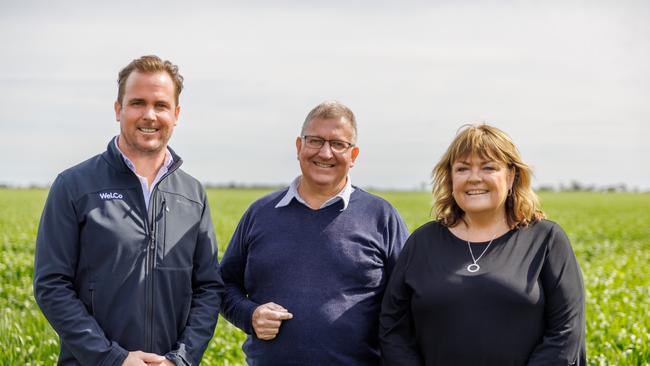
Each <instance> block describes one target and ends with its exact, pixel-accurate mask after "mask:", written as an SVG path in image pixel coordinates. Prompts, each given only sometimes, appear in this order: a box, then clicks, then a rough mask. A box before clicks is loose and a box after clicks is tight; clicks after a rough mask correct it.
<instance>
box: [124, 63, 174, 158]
mask: <svg viewBox="0 0 650 366" xmlns="http://www.w3.org/2000/svg"><path fill="white" fill-rule="evenodd" d="M174 90H175V89H174V82H173V81H172V79H171V77H170V76H169V74H167V73H166V72H156V73H141V72H138V71H133V72H132V73H131V74H130V75H129V77H128V79H127V80H126V84H125V87H124V97H123V98H122V100H121V101H116V102H115V118H116V119H117V121H118V122H119V123H120V140H119V145H120V149H122V151H123V152H124V153H125V154H126V155H127V156H129V157H130V158H136V157H144V156H151V155H156V154H159V153H160V152H161V151H164V150H165V149H166V148H167V141H169V138H170V137H171V136H172V132H173V131H174V126H175V125H176V120H177V119H178V114H179V113H180V110H181V109H180V106H177V105H176V97H175V93H174Z"/></svg>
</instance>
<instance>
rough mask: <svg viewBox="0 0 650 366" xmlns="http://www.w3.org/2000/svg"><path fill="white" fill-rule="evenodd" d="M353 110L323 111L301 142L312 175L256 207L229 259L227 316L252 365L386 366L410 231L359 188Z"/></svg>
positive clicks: (308, 122)
mask: <svg viewBox="0 0 650 366" xmlns="http://www.w3.org/2000/svg"><path fill="white" fill-rule="evenodd" d="M356 139H357V128H356V121H355V118H354V114H353V113H352V111H351V110H350V109H349V108H347V107H346V106H344V105H343V104H341V103H339V102H324V103H321V104H320V105H318V106H316V107H315V108H314V109H313V110H312V111H311V112H309V114H308V115H307V118H306V119H305V122H304V124H303V126H302V131H301V134H300V136H299V137H297V138H296V150H297V153H298V160H299V161H300V170H301V171H302V175H301V176H299V177H297V178H296V179H295V180H294V181H293V182H292V183H291V185H290V186H289V187H288V188H285V189H283V190H281V191H279V192H275V193H272V194H269V195H267V196H265V197H263V198H261V199H260V200H258V201H257V202H255V203H253V204H252V205H251V207H249V209H248V210H247V211H246V213H245V214H244V216H243V217H242V219H241V221H240V222H239V225H238V226H237V229H236V231H235V233H234V235H233V237H232V239H231V241H230V245H229V246H228V249H227V250H226V253H225V254H224V256H223V260H222V263H221V274H222V276H223V280H224V283H225V286H226V291H225V293H224V296H223V303H222V312H223V315H224V316H225V318H226V319H228V320H229V321H230V322H231V323H233V324H235V325H236V326H237V327H239V328H241V329H243V330H244V331H245V332H246V333H247V334H249V336H248V338H247V340H246V342H245V343H244V345H243V349H244V352H245V353H246V359H247V362H248V363H249V364H250V365H253V366H256V365H264V366H266V365H328V366H329V365H355V366H358V365H379V364H380V354H379V344H378V316H379V308H380V303H381V298H382V295H383V293H384V288H385V286H386V282H387V280H388V277H389V275H390V272H391V270H392V269H393V267H394V265H395V262H396V260H397V256H398V255H399V253H400V251H401V249H402V246H403V244H404V241H405V240H406V237H407V235H408V233H407V229H406V227H405V225H404V223H403V221H402V219H401V218H400V217H399V215H398V214H397V212H396V211H395V209H394V208H393V207H392V206H391V205H390V204H389V203H388V202H386V201H385V200H383V199H381V198H379V197H376V196H373V195H371V194H369V193H367V192H365V191H363V190H362V189H360V188H358V187H355V186H353V185H352V184H351V181H350V177H349V176H348V172H349V170H350V168H352V167H353V166H354V162H355V160H356V158H357V156H358V155H359V147H357V146H356V145H355V143H356Z"/></svg>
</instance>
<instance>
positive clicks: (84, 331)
mask: <svg viewBox="0 0 650 366" xmlns="http://www.w3.org/2000/svg"><path fill="white" fill-rule="evenodd" d="M78 256H79V220H78V218H77V214H76V210H75V205H74V201H73V198H72V197H71V195H70V193H69V192H68V188H67V187H66V183H65V178H64V176H63V175H59V176H58V177H57V178H56V180H55V181H54V183H53V184H52V187H51V188H50V192H49V194H48V198H47V201H46V203H45V208H44V209H43V215H42V216H41V222H40V225H39V227H38V235H37V237H36V250H35V257H34V297H35V299H36V302H37V303H38V306H39V307H40V308H41V311H42V312H43V315H45V317H46V318H47V320H48V321H49V322H50V324H51V325H52V327H53V328H54V330H55V331H56V332H57V334H58V335H59V337H60V339H61V344H62V346H63V345H65V347H66V348H68V349H69V350H70V351H71V352H72V354H73V355H74V357H75V358H76V359H77V360H78V361H79V362H80V363H81V364H83V365H122V363H123V362H124V360H125V359H126V356H127V355H128V352H127V351H126V350H125V349H124V348H122V347H120V345H119V344H117V343H116V342H113V341H111V340H109V339H107V338H106V336H105V334H104V331H103V330H102V329H101V327H100V326H99V324H98V323H97V321H96V320H95V319H94V318H93V317H92V315H91V314H90V313H89V312H88V309H87V308H86V306H85V305H84V304H83V302H82V301H81V300H80V298H79V296H78V294H77V292H76V290H75V286H74V280H75V272H76V268H77V260H78Z"/></svg>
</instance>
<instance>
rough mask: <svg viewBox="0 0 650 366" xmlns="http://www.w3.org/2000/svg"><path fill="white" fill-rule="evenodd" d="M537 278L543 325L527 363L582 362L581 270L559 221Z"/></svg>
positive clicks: (583, 323)
mask: <svg viewBox="0 0 650 366" xmlns="http://www.w3.org/2000/svg"><path fill="white" fill-rule="evenodd" d="M540 279H541V283H542V287H543V290H544V296H545V298H546V304H545V308H544V315H545V318H546V329H545V331H544V337H543V340H542V342H541V343H540V344H538V345H537V347H535V350H534V351H533V353H532V355H531V357H530V359H529V361H528V365H529V366H533V365H578V366H582V365H585V364H586V356H585V290H584V285H583V280H582V274H581V272H580V267H579V266H578V261H577V259H576V257H575V254H574V253H573V250H572V249H571V245H570V243H569V239H568V238H567V236H566V234H565V233H564V231H563V230H562V229H561V228H560V227H559V226H558V225H554V226H553V228H552V231H551V234H550V237H549V242H548V247H547V255H546V258H545V262H544V265H543V267H542V272H541V274H540Z"/></svg>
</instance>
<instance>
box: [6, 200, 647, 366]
mask: <svg viewBox="0 0 650 366" xmlns="http://www.w3.org/2000/svg"><path fill="white" fill-rule="evenodd" d="M264 193H266V191H263V190H210V191H209V192H208V195H209V198H210V204H211V208H212V216H213V219H214V222H215V228H216V230H217V237H218V241H219V246H220V253H223V249H224V248H225V246H226V245H227V243H228V239H229V238H230V235H231V234H232V232H233V231H234V230H235V226H236V225H237V222H238V221H239V218H240V217H241V215H242V214H243V212H244V211H245V210H246V208H247V207H248V205H249V204H250V203H251V202H252V201H253V200H255V199H256V198H257V197H260V196H261V195H263V194H264ZM380 195H381V196H383V197H385V198H386V199H388V200H389V201H390V202H392V203H393V204H394V205H395V206H396V207H397V209H398V210H399V212H400V213H401V215H402V217H403V218H404V220H405V221H406V223H407V225H408V227H409V229H410V230H413V229H415V228H416V227H418V226H419V225H421V224H422V223H424V222H426V221H428V220H429V210H430V197H429V195H428V194H426V193H419V192H418V193H415V192H389V193H381V194H380ZM46 196H47V191H45V190H10V189H0V248H1V253H2V255H1V256H0V276H2V277H1V278H0V293H2V297H1V298H0V309H1V310H2V315H0V349H1V350H2V356H0V365H52V364H54V363H55V360H56V356H57V351H58V338H57V336H56V334H55V333H54V331H53V330H52V328H51V327H50V326H49V324H48V323H47V321H46V320H45V318H44V317H43V315H42V314H41V313H40V311H39V310H38V308H37V307H36V304H35V303H34V300H33V296H32V286H31V281H32V274H33V268H32V266H33V254H34V241H35V238H36V230H37V227H38V220H39V217H40V214H41V210H42V207H43V203H44V201H45V198H46ZM542 203H543V205H544V209H545V210H546V212H547V214H548V216H549V218H550V219H551V220H553V221H555V222H558V223H559V224H560V225H562V227H563V228H564V229H565V231H566V232H567V233H568V235H569V237H570V238H571V242H572V244H573V247H574V249H575V252H576V254H577V256H578V259H579V261H580V264H581V266H582V270H583V273H584V278H585V285H586V288H587V343H588V344H587V347H588V356H589V364H590V365H650V331H649V329H650V316H649V315H648V314H650V267H649V266H648V263H650V195H649V194H622V193H621V194H603V193H579V192H576V193H544V194H543V195H542ZM243 340H244V335H243V333H242V332H240V331H239V330H237V329H236V328H234V327H233V326H231V325H229V324H228V323H227V322H226V321H224V320H223V319H221V320H220V321H219V325H218V326H217V330H216V333H215V337H214V339H213V340H212V342H211V343H210V346H209V348H208V350H207V352H206V354H205V358H204V361H203V363H202V364H203V365H240V364H244V361H243V356H242V352H241V348H240V347H241V343H242V342H243Z"/></svg>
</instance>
